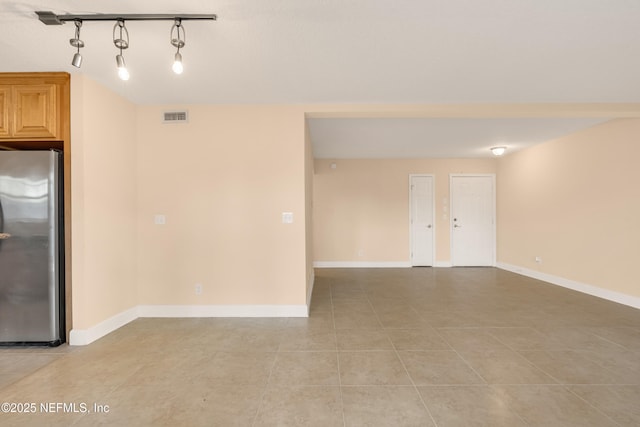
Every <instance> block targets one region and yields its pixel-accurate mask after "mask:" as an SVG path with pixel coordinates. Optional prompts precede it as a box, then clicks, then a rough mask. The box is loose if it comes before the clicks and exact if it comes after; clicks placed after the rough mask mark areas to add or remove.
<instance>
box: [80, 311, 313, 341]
mask: <svg viewBox="0 0 640 427" xmlns="http://www.w3.org/2000/svg"><path fill="white" fill-rule="evenodd" d="M139 317H309V305H308V304H307V305H139V306H136V307H132V308H130V309H128V310H126V311H123V312H122V313H118V314H116V315H115V316H112V317H110V318H108V319H107V320H104V321H102V322H100V323H98V324H97V325H95V326H92V327H90V328H88V329H72V330H71V332H70V333H69V345H88V344H91V343H92V342H94V341H96V340H98V339H100V338H102V337H104V336H105V335H108V334H109V333H111V332H113V331H115V330H116V329H119V328H121V327H123V326H124V325H126V324H127V323H129V322H132V321H134V320H136V319H137V318H139Z"/></svg>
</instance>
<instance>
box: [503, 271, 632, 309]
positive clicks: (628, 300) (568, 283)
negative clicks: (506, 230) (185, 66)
mask: <svg viewBox="0 0 640 427" xmlns="http://www.w3.org/2000/svg"><path fill="white" fill-rule="evenodd" d="M496 267H498V268H501V269H502V270H507V271H510V272H512V273H516V274H521V275H523V276H527V277H531V278H533V279H537V280H542V281H543V282H547V283H551V284H553V285H558V286H562V287H563V288H568V289H572V290H574V291H578V292H582V293H584V294H588V295H592V296H594V297H598V298H602V299H606V300H609V301H613V302H617V303H619V304H624V305H628V306H630V307H634V308H640V298H638V297H634V296H632V295H627V294H623V293H621V292H615V291H610V290H608V289H603V288H599V287H597V286H593V285H588V284H586V283H581V282H576V281H575V280H570V279H565V278H564V277H559V276H554V275H552V274H547V273H542V272H540V271H535V270H530V269H528V268H524V267H520V266H517V265H511V264H507V263H504V262H499V263H497V264H496Z"/></svg>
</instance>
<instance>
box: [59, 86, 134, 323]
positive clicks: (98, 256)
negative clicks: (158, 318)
mask: <svg viewBox="0 0 640 427" xmlns="http://www.w3.org/2000/svg"><path fill="white" fill-rule="evenodd" d="M135 126H136V110H135V106H134V105H132V104H131V103H129V102H128V101H126V100H125V99H123V98H121V97H119V96H118V95H116V94H114V93H113V92H111V91H109V90H107V89H105V88H104V87H102V86H101V85H99V84H97V83H95V82H93V81H92V80H90V79H87V78H84V77H83V76H82V75H79V74H74V75H73V76H72V79H71V129H72V135H71V144H72V150H71V173H72V178H71V192H72V201H71V204H72V224H71V226H72V254H71V255H72V263H73V264H72V280H73V284H72V286H73V288H72V289H73V302H72V303H73V328H74V329H85V328H87V327H91V326H94V325H96V324H97V323H99V322H101V321H103V320H105V319H107V318H109V317H111V316H114V315H116V314H119V313H121V312H123V311H125V310H127V309H129V308H131V307H133V306H135V305H136V292H135V289H136V281H135V270H136V264H135V259H136V221H135V218H136V216H135V212H136V186H135V184H134V183H135V179H136V177H135V165H136V155H135V150H132V147H135V144H136V141H135V129H136V127H135Z"/></svg>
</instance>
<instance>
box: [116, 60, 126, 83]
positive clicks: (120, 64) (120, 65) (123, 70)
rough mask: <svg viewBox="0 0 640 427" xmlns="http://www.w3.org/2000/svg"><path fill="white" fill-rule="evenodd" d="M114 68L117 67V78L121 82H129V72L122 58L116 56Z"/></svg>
mask: <svg viewBox="0 0 640 427" xmlns="http://www.w3.org/2000/svg"><path fill="white" fill-rule="evenodd" d="M116 66H117V67H118V77H120V79H121V80H125V81H126V80H129V70H127V65H126V64H125V62H124V56H122V55H116Z"/></svg>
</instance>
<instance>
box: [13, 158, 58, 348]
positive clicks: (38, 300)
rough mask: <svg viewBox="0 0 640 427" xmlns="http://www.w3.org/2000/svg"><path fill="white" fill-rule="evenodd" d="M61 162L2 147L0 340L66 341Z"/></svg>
mask: <svg viewBox="0 0 640 427" xmlns="http://www.w3.org/2000/svg"><path fill="white" fill-rule="evenodd" d="M62 163H63V162H62V154H61V153H60V152H57V151H54V150H51V151H0V345H50V346H56V345H59V344H61V343H63V342H64V341H65V327H64V231H63V225H64V220H63V214H64V208H63V206H64V204H63V186H62V179H63V173H62Z"/></svg>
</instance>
